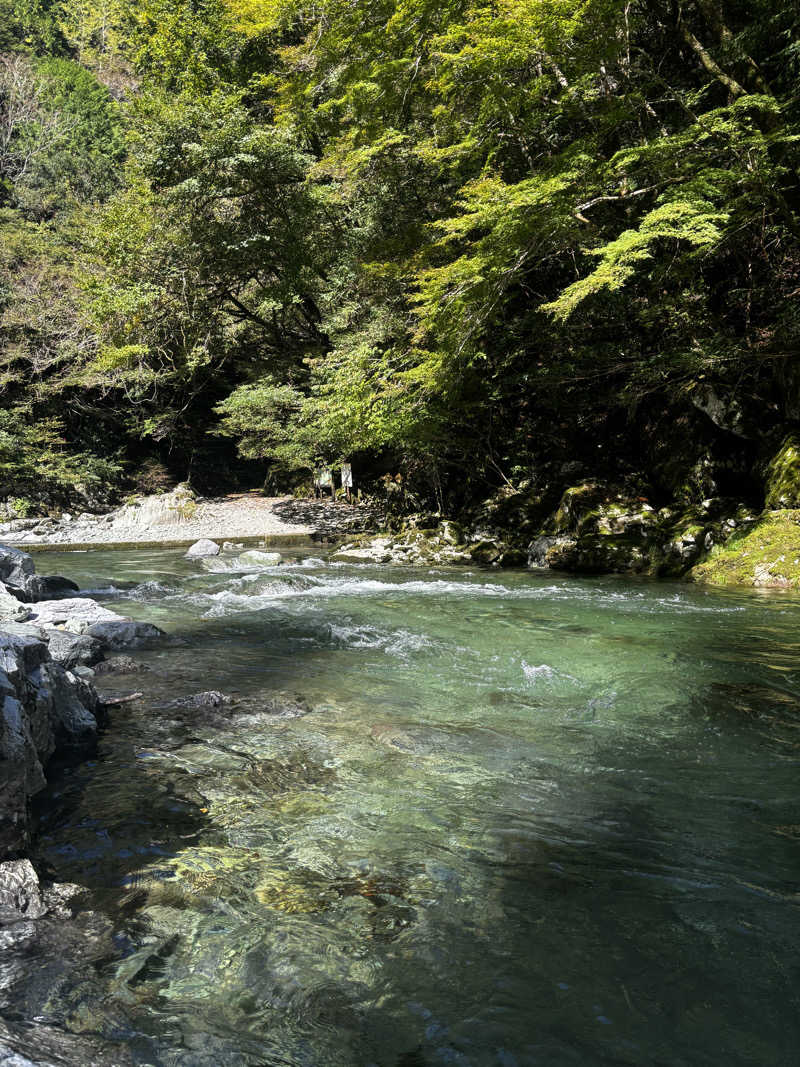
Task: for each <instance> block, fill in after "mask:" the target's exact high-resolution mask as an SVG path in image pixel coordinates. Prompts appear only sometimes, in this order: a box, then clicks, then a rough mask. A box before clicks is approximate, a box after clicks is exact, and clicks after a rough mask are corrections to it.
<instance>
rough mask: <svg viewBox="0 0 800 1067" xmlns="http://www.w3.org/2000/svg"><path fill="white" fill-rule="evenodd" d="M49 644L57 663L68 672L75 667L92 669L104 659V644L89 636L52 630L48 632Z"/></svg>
mask: <svg viewBox="0 0 800 1067" xmlns="http://www.w3.org/2000/svg"><path fill="white" fill-rule="evenodd" d="M47 644H48V647H49V649H50V655H51V656H52V657H53V659H54V660H55V661H56V663H60V664H61V666H62V667H66V668H67V670H71V669H72V668H73V667H92V666H94V664H95V663H99V662H100V660H101V659H102V658H103V651H104V646H103V644H102V642H101V641H98V640H97V638H95V637H90V636H89V635H88V634H73V633H70V632H69V631H68V630H57V629H51V630H48V631H47Z"/></svg>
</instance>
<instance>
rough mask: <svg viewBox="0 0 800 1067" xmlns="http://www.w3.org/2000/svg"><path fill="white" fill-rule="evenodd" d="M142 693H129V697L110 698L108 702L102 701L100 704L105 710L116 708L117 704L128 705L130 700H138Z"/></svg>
mask: <svg viewBox="0 0 800 1067" xmlns="http://www.w3.org/2000/svg"><path fill="white" fill-rule="evenodd" d="M143 696H144V693H131V695H130V696H129V697H111V699H110V700H102V701H101V704H103V705H104V707H106V708H113V707H116V705H117V704H130V702H131V701H132V700H138V699H139V697H143Z"/></svg>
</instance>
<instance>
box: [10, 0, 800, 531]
mask: <svg viewBox="0 0 800 1067" xmlns="http://www.w3.org/2000/svg"><path fill="white" fill-rule="evenodd" d="M799 24H800V15H799V14H798V11H797V9H796V7H795V5H793V4H789V3H783V2H777V0H773V2H770V0H755V2H748V3H745V2H743V0H741V2H740V0H687V2H683V3H680V2H673V0H654V2H650V3H647V2H643V3H635V2H631V3H621V2H618V0H587V2H583V3H579V4H576V3H574V2H565V0H491V2H489V0H474V2H463V0H457V2H451V0H444V2H442V0H438V2H437V3H431V2H429V0H401V2H399V3H385V2H382V0H372V2H369V3H368V2H361V0H359V2H356V3H347V4H345V3H341V2H339V0H317V2H315V3H313V4H309V3H305V2H302V0H169V2H167V0H131V2H125V0H78V2H74V3H64V4H60V3H57V2H53V0H27V2H23V0H0V229H1V230H2V242H0V395H1V396H2V406H1V407H0V486H1V489H2V491H0V497H2V498H3V499H4V500H6V501H7V507H8V508H9V509H10V510H12V511H14V512H15V513H17V514H20V515H24V514H26V513H27V512H28V511H36V510H41V509H43V508H47V507H49V506H52V505H53V504H56V505H60V506H67V505H70V506H72V505H73V504H74V503H75V502H76V501H77V504H75V506H84V507H90V508H91V507H100V506H102V503H103V502H105V501H107V500H109V499H112V498H113V497H114V496H115V495H117V496H118V495H119V494H120V493H123V492H129V491H132V490H134V491H154V490H158V489H160V488H167V487H169V486H170V485H172V484H174V483H175V482H176V481H179V480H184V479H187V478H188V479H189V480H190V481H191V483H192V484H193V485H194V486H195V487H197V488H198V489H200V490H201V491H219V490H224V489H228V488H236V487H250V486H259V485H262V484H264V485H266V486H267V487H268V488H271V489H274V490H285V489H292V488H293V487H302V486H303V485H306V484H308V482H309V479H310V475H311V471H312V470H313V469H314V467H315V466H316V465H317V464H318V463H320V462H321V461H324V462H336V461H338V460H341V459H343V458H348V459H351V460H353V461H354V463H355V464H356V469H357V470H358V471H359V472H360V474H361V477H362V480H364V479H366V480H367V481H369V479H374V480H377V479H378V478H379V477H380V476H381V475H383V474H386V473H392V474H396V473H400V474H401V475H402V477H403V478H404V481H405V485H406V486H407V487H408V492H409V496H410V498H411V499H413V500H415V501H416V502H417V504H418V505H419V506H426V507H431V508H437V509H439V510H441V511H447V512H449V513H458V512H459V511H460V510H463V509H464V508H465V507H468V506H469V505H470V504H471V503H473V502H475V501H477V500H480V499H483V498H485V497H487V496H490V495H491V494H492V493H493V492H495V491H496V490H498V488H502V487H504V486H506V487H508V486H514V487H517V488H518V487H520V486H522V487H526V486H527V487H530V486H533V487H535V488H536V490H537V492H539V494H540V496H542V498H545V497H547V498H548V499H550V497H553V499H555V500H557V499H558V496H559V495H560V493H561V492H562V491H563V489H564V488H565V487H566V486H568V485H571V484H575V483H578V482H581V481H583V480H585V479H587V478H594V479H604V480H606V481H611V482H613V483H614V484H615V485H619V486H621V487H624V488H625V490H626V491H627V492H629V493H634V494H636V493H638V494H640V495H641V496H642V498H646V499H648V500H651V501H653V502H654V504H656V505H657V506H660V505H662V504H665V503H671V502H674V501H679V502H683V503H686V504H692V503H697V502H699V501H701V500H703V499H705V498H708V497H712V496H723V497H732V498H733V497H735V498H736V499H737V500H739V501H744V502H747V503H749V504H752V505H753V506H757V507H760V506H761V505H762V504H763V501H764V494H765V471H766V470H767V465H768V463H769V461H770V459H771V457H772V456H773V455H774V454H775V453H776V452H777V451H778V449H779V447H780V445H781V442H782V441H784V440H785V439H786V437H787V435H790V434H791V433H792V432H793V431H794V429H795V428H796V427H797V426H798V422H800V375H799V373H798V358H797V354H798V337H799V335H800V304H799V303H798V296H800V178H799V177H798V165H799V155H800V153H799V149H798V144H799V141H798V138H800V100H798V84H800V79H799V77H798V75H799V74H800V70H799V68H800V42H799V41H798V26H799ZM548 494H549V496H548ZM553 494H555V495H554V496H553Z"/></svg>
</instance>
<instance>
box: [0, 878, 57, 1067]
mask: <svg viewBox="0 0 800 1067" xmlns="http://www.w3.org/2000/svg"><path fill="white" fill-rule="evenodd" d="M46 912H47V908H46V907H45V905H44V903H43V902H42V895H41V893H40V891H39V879H38V877H37V876H36V871H35V870H34V869H33V864H32V863H31V861H30V860H9V861H8V862H6V863H0V923H13V922H19V920H20V919H40V918H41V917H42V916H43V915H44V914H45V913H46ZM1 1062H2V1061H1V1060H0V1063H1Z"/></svg>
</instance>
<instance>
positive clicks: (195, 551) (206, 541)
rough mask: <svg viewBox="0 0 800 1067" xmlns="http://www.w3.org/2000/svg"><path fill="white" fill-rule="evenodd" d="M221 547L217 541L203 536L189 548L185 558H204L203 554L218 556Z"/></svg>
mask: <svg viewBox="0 0 800 1067" xmlns="http://www.w3.org/2000/svg"><path fill="white" fill-rule="evenodd" d="M220 552H221V549H220V547H219V545H218V544H217V542H216V541H212V540H210V538H208V537H201V538H200V540H199V541H195V543H194V544H193V545H192V546H191V547H190V548H189V549H188V550H187V552H186V555H185V556H184V559H202V558H203V556H218V555H219V554H220Z"/></svg>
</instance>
